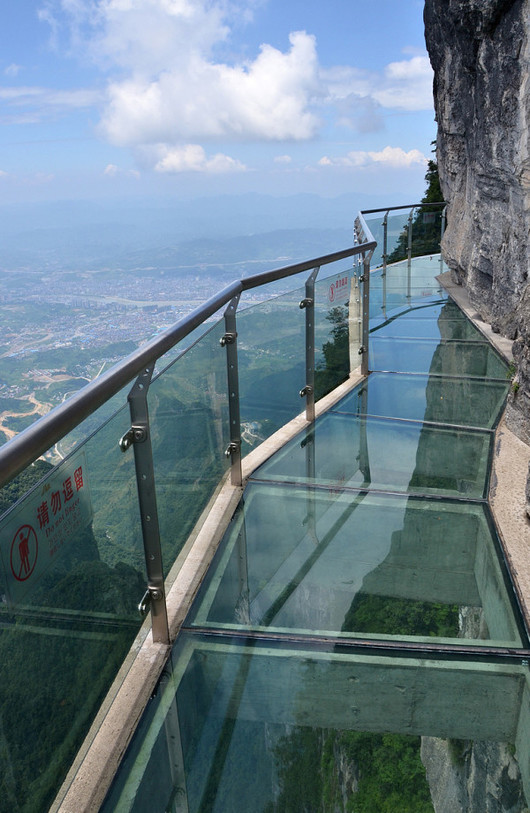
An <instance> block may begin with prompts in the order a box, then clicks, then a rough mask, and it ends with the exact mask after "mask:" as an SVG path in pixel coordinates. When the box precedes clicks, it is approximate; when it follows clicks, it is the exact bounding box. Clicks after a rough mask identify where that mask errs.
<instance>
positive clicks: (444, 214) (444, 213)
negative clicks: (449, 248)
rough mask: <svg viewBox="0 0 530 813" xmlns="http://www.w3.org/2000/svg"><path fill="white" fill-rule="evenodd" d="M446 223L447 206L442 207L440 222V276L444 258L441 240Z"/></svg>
mask: <svg viewBox="0 0 530 813" xmlns="http://www.w3.org/2000/svg"><path fill="white" fill-rule="evenodd" d="M446 222H447V206H444V208H443V209H442V222H441V225H440V274H442V273H443V270H444V258H443V257H442V240H443V236H444V234H445V226H446Z"/></svg>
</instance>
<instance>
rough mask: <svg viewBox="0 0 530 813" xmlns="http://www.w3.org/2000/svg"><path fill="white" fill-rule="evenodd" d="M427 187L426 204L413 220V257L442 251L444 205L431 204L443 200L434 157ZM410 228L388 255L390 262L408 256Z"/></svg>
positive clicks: (423, 199) (404, 232)
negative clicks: (441, 236)
mask: <svg viewBox="0 0 530 813" xmlns="http://www.w3.org/2000/svg"><path fill="white" fill-rule="evenodd" d="M425 181H426V183H427V189H426V191H425V194H424V196H423V197H422V199H421V203H423V204H425V205H424V206H422V207H421V209H418V210H417V212H416V214H415V215H414V218H413V221H412V257H421V256H423V255H424V254H437V253H438V252H439V251H440V234H441V216H442V209H443V207H442V206H429V204H432V203H440V202H441V201H443V195H442V190H441V189H440V177H439V175H438V164H437V163H436V161H433V160H432V159H431V160H429V161H428V162H427V172H426V173H425ZM407 251H408V228H407V227H405V228H404V229H403V231H402V232H401V234H400V236H399V238H398V242H397V244H396V246H395V248H394V250H393V251H392V252H391V254H390V255H389V257H388V262H389V263H395V262H399V260H403V259H405V258H406V257H407Z"/></svg>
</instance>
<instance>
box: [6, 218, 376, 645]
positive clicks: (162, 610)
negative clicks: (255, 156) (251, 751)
mask: <svg viewBox="0 0 530 813" xmlns="http://www.w3.org/2000/svg"><path fill="white" fill-rule="evenodd" d="M355 232H356V244H355V245H354V246H352V247H349V248H346V249H344V250H342V251H337V252H334V253H332V254H327V255H325V256H322V257H318V258H315V259H312V260H308V261H305V262H301V263H296V264H294V265H290V266H286V267H283V268H278V269H275V270H272V271H269V272H265V273H260V274H256V275H254V276H250V277H246V278H244V279H240V280H238V281H235V282H233V283H231V284H230V285H228V286H227V287H225V288H223V289H222V290H221V291H220V292H219V293H218V294H216V295H215V296H213V297H211V298H210V299H209V300H208V301H207V302H206V303H205V304H204V305H202V306H200V307H198V308H196V309H195V310H193V311H192V312H191V313H190V314H189V315H188V316H186V317H184V318H183V319H181V320H180V321H179V322H178V323H177V324H175V325H174V326H173V327H171V328H169V329H168V330H166V331H165V332H164V333H162V334H161V335H159V336H157V337H156V338H154V339H152V340H151V341H149V342H147V343H146V344H145V345H143V346H142V347H141V348H139V349H138V350H137V351H135V352H134V353H132V354H131V355H130V356H128V357H127V358H126V359H124V360H123V361H120V362H118V363H117V364H116V365H114V366H113V367H112V368H111V369H110V370H108V371H107V372H106V373H105V374H103V375H101V376H100V377H99V378H97V379H95V380H94V381H92V382H91V383H89V384H88V385H87V386H86V387H84V388H83V389H82V390H80V391H79V392H77V393H76V394H74V395H73V396H72V397H70V398H69V399H68V400H66V401H65V402H64V403H62V404H61V405H59V406H57V407H56V408H55V409H53V410H52V411H51V412H49V413H48V414H47V415H45V416H43V417H42V418H40V419H39V420H38V421H36V422H35V423H34V424H32V425H31V426H29V427H28V428H27V429H26V430H24V431H23V432H21V433H20V434H18V435H16V436H15V437H14V438H13V439H11V440H10V441H8V442H7V443H6V444H5V445H3V446H1V447H0V488H2V487H3V486H5V485H6V484H7V483H9V482H10V481H11V480H12V479H13V478H14V477H15V476H16V475H17V474H19V473H20V472H22V471H23V470H24V469H25V468H27V467H28V466H29V465H31V464H32V463H33V462H34V461H35V460H36V459H38V458H39V457H40V456H41V455H43V454H44V453H46V452H47V451H48V450H50V449H51V448H52V447H53V445H54V444H56V443H57V442H58V441H59V440H61V439H62V438H64V437H65V436H66V435H67V434H68V433H69V432H70V431H71V430H72V429H74V428H75V427H77V426H79V424H80V423H81V422H82V421H83V420H84V419H85V418H87V417H88V416H90V415H92V414H93V413H94V412H95V411H96V410H97V409H98V408H99V407H101V406H102V405H103V404H105V403H106V402H107V401H108V400H109V399H110V398H112V397H113V396H114V395H116V394H117V393H119V392H120V391H121V390H122V389H123V387H125V386H127V385H128V384H129V383H130V382H131V381H133V380H134V378H135V377H136V381H135V383H134V384H133V386H132V389H131V390H130V392H129V395H128V399H127V400H128V402H129V409H130V418H131V426H130V429H129V430H128V431H127V432H126V433H125V434H124V435H123V437H122V438H121V440H120V447H121V449H122V451H125V450H127V449H128V448H129V447H130V446H133V448H134V457H135V470H136V483H137V490H138V503H139V507H140V517H141V524H142V536H143V544H144V553H145V564H146V571H147V581H148V588H147V591H146V594H145V596H144V598H143V600H142V603H141V607H142V609H144V610H147V607H148V606H149V607H150V609H151V615H152V634H153V639H154V640H155V641H158V642H164V643H169V629H168V620H167V612H166V604H165V592H164V571H163V565H162V551H161V544H160V532H159V522H158V512H157V499H156V493H155V467H154V463H153V451H152V448H151V433H150V423H149V413H148V404H147V395H148V392H149V386H150V384H151V380H152V377H153V372H154V368H155V364H156V362H157V360H159V359H160V358H161V357H162V356H163V355H164V354H165V353H167V352H168V351H169V350H171V349H172V348H174V347H175V345H176V344H177V343H178V342H180V341H182V340H183V339H185V338H186V337H187V336H189V334H190V333H191V332H192V331H193V330H194V329H196V328H197V327H198V326H200V325H202V324H204V323H205V321H206V320H208V319H209V317H211V316H212V315H213V314H215V313H216V312H217V311H219V310H220V309H221V308H222V307H223V306H225V305H227V308H226V310H225V313H224V320H225V333H224V335H223V336H222V338H221V340H220V343H221V345H222V346H224V347H225V348H226V359H227V381H228V393H229V397H228V406H229V420H230V442H229V444H228V447H227V449H226V451H225V455H226V457H227V458H229V460H230V466H231V481H232V483H233V484H235V485H241V481H242V476H241V427H240V416H239V393H238V349H237V336H238V333H237V323H236V311H237V307H238V304H239V300H240V297H241V294H242V293H243V292H244V291H249V290H252V289H255V288H258V287H260V286H263V285H266V284H268V283H271V282H275V281H277V280H282V279H285V278H287V277H291V276H294V275H296V274H300V273H303V272H304V271H311V274H310V276H309V278H308V279H307V281H306V287H305V297H304V299H303V300H302V301H301V302H300V307H301V308H303V309H304V310H305V315H306V319H305V322H306V383H305V386H304V387H303V388H302V389H301V391H300V396H301V397H304V398H305V399H306V417H307V419H308V420H309V421H312V420H314V417H315V385H314V373H315V340H314V329H315V301H314V286H315V280H316V278H317V275H318V272H319V269H320V268H321V267H322V266H326V265H329V264H331V263H334V262H336V261H339V260H343V259H346V258H351V257H354V258H355V257H357V258H359V262H362V263H363V274H362V276H361V278H360V280H361V281H362V282H363V283H364V285H363V324H362V336H363V339H362V346H361V348H360V349H359V353H360V354H361V367H362V370H363V373H365V374H366V373H367V372H368V366H367V365H368V353H367V346H368V314H369V310H368V297H369V276H370V259H371V256H372V253H373V251H374V249H375V247H376V245H377V244H376V242H375V240H374V239H373V237H372V235H371V232H370V229H369V228H368V226H367V225H366V222H365V221H364V218H363V216H362V215H359V216H358V218H357V221H356V230H355Z"/></svg>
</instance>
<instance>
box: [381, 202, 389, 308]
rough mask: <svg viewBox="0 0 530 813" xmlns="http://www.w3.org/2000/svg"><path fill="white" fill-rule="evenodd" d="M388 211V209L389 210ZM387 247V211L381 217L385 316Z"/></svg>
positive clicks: (384, 306)
mask: <svg viewBox="0 0 530 813" xmlns="http://www.w3.org/2000/svg"><path fill="white" fill-rule="evenodd" d="M389 211H390V210H389ZM387 247H388V211H387V212H386V213H385V216H384V218H383V258H382V259H383V271H382V277H383V314H385V316H386V266H387Z"/></svg>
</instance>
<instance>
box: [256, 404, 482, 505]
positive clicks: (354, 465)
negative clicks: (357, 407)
mask: <svg viewBox="0 0 530 813" xmlns="http://www.w3.org/2000/svg"><path fill="white" fill-rule="evenodd" d="M491 443H492V435H491V433H490V432H486V431H481V430H478V429H477V430H471V429H457V428H450V427H445V426H432V425H428V424H425V425H424V424H422V423H419V422H408V421H394V420H385V419H380V418H365V417H360V416H355V417H353V416H351V415H342V414H340V413H336V414H333V413H329V414H328V415H325V416H324V417H323V418H322V419H321V420H320V421H319V422H318V423H317V424H316V425H315V426H314V427H312V428H311V429H309V430H307V432H306V433H304V434H303V435H298V436H297V437H296V438H295V439H294V440H293V441H291V443H289V444H287V445H286V446H285V447H284V448H283V449H282V450H281V451H280V452H278V453H277V454H276V455H275V456H274V457H273V458H271V459H270V460H269V461H267V462H266V463H264V464H263V466H261V467H260V468H259V469H257V470H256V471H255V472H254V474H253V478H254V479H260V480H275V481H291V482H299V483H305V482H315V483H321V484H325V485H328V486H331V487H334V488H354V489H357V488H363V489H365V488H370V489H372V488H374V489H384V490H390V491H401V492H407V493H420V494H442V495H446V496H458V495H466V496H467V497H468V498H469V499H482V498H483V497H484V495H485V493H486V486H487V480H488V462H489V455H490V447H491ZM310 460H312V463H311V464H310V463H309V461H310ZM311 467H312V473H310V468H311Z"/></svg>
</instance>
